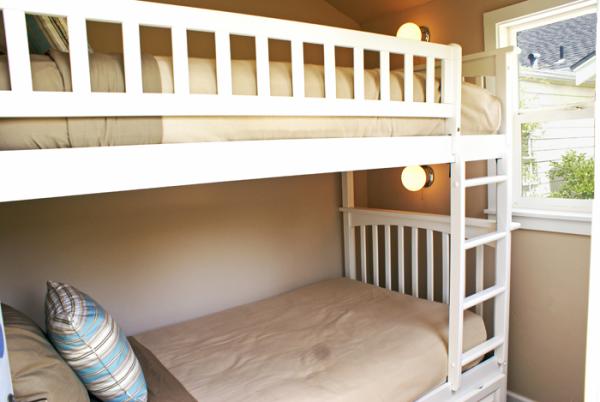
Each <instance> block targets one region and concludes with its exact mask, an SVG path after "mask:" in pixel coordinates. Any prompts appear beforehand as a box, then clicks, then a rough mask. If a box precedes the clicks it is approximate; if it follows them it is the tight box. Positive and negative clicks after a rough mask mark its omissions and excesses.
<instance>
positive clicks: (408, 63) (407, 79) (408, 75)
mask: <svg viewBox="0 0 600 402" xmlns="http://www.w3.org/2000/svg"><path fill="white" fill-rule="evenodd" d="M413 60H414V59H413V55H412V54H410V53H406V54H405V55H404V102H412V101H413V94H414V92H413V80H414V73H413Z"/></svg>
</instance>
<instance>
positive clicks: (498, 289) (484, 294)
mask: <svg viewBox="0 0 600 402" xmlns="http://www.w3.org/2000/svg"><path fill="white" fill-rule="evenodd" d="M505 291H506V288H505V287H504V286H498V285H494V286H492V287H490V288H487V289H486V290H482V291H479V292H477V293H475V294H473V295H471V296H469V297H467V298H465V301H464V304H463V308H464V309H465V310H468V309H470V308H471V307H474V306H476V307H479V306H480V305H481V304H480V303H483V302H485V301H487V300H490V299H491V298H493V297H496V296H498V295H499V294H501V293H504V292H505ZM477 314H479V315H482V314H481V312H480V311H478V312H477Z"/></svg>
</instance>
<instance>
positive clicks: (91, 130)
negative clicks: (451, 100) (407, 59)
mask: <svg viewBox="0 0 600 402" xmlns="http://www.w3.org/2000/svg"><path fill="white" fill-rule="evenodd" d="M31 62H32V63H31V66H32V77H33V87H34V90H39V91H70V90H71V74H70V67H69V60H68V54H65V53H61V52H57V51H51V52H50V53H49V55H44V56H40V55H32V59H31ZM142 70H143V88H144V91H145V92H173V72H172V63H171V59H170V58H168V57H153V56H148V55H144V56H143V57H142ZM189 70H190V89H191V92H192V93H204V94H216V92H217V79H216V68H215V60H213V59H202V58H190V59H189ZM353 74H354V73H353V69H352V68H347V67H338V68H336V82H337V85H336V89H337V97H338V98H352V97H353V92H354V89H353V88H354V83H353ZM90 75H91V87H92V90H93V91H98V92H123V91H124V89H125V81H124V74H123V61H122V58H121V57H120V56H117V55H104V54H97V53H94V54H91V55H90ZM364 78H365V79H364V82H365V98H366V99H378V97H379V71H378V70H377V69H366V70H365V77H364ZM304 81H305V95H306V96H307V97H323V96H324V79H323V67H322V66H318V65H306V66H305V80H304ZM438 84H439V83H438ZM270 85H271V94H272V95H273V96H291V94H292V74H291V65H290V63H286V62H271V63H270ZM232 86H233V93H234V94H236V95H256V63H255V61H254V60H233V61H232ZM9 88H10V81H9V75H8V65H7V61H6V56H0V90H6V89H9ZM390 95H391V98H392V100H402V96H403V72H402V71H400V70H393V71H391V74H390ZM435 95H436V99H437V101H439V85H437V86H436V94H435ZM413 97H414V100H415V101H423V100H424V97H425V79H424V76H423V75H422V74H418V73H417V74H415V76H414V94H413ZM462 100H463V104H462V132H463V133H465V134H469V133H475V134H493V133H496V132H497V131H498V129H499V127H500V120H501V104H500V101H499V100H498V99H497V98H496V97H494V96H493V95H491V94H490V93H489V92H487V91H485V90H484V89H482V88H479V87H477V86H475V85H471V84H468V83H463V86H462ZM444 133H445V132H444V121H443V120H442V119H431V118H387V117H285V116H283V117H281V116H280V117H274V116H273V117H271V116H267V117H248V116H231V117H230V116H227V117H218V116H208V117H146V118H136V117H131V118H52V119H47V118H37V119H1V120H0V150H7V149H33V148H62V147H82V146H106V145H134V144H149V143H150V144H153V143H181V142H201V141H229V140H265V139H293V138H335V137H393V136H407V135H443V134H444Z"/></svg>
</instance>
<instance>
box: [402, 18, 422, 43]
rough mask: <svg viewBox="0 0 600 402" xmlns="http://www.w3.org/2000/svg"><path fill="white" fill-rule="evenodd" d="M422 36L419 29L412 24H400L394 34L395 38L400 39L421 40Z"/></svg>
mask: <svg viewBox="0 0 600 402" xmlns="http://www.w3.org/2000/svg"><path fill="white" fill-rule="evenodd" d="M422 35H423V34H422V33H421V28H420V27H419V26H418V25H417V24H415V23H414V22H407V23H405V24H402V25H401V26H400V28H398V32H396V36H397V37H398V38H402V39H412V40H421V38H422Z"/></svg>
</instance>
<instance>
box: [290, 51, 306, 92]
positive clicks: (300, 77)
mask: <svg viewBox="0 0 600 402" xmlns="http://www.w3.org/2000/svg"><path fill="white" fill-rule="evenodd" d="M292 94H293V96H294V98H304V44H303V43H302V42H300V41H297V40H294V41H292Z"/></svg>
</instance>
